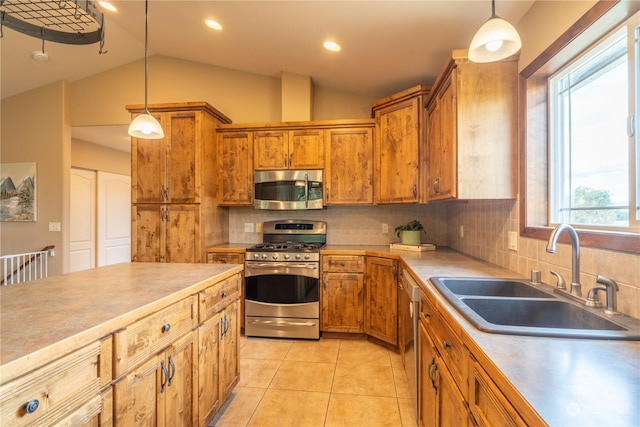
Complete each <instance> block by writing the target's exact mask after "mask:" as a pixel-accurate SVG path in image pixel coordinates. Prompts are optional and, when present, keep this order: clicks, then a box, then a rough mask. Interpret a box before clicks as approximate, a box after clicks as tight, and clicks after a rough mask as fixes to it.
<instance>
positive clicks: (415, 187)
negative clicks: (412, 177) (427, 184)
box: [413, 184, 418, 199]
mask: <svg viewBox="0 0 640 427" xmlns="http://www.w3.org/2000/svg"><path fill="white" fill-rule="evenodd" d="M413 198H414V199H417V198H418V186H417V185H416V184H413Z"/></svg>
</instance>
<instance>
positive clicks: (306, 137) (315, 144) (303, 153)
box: [288, 129, 324, 169]
mask: <svg viewBox="0 0 640 427" xmlns="http://www.w3.org/2000/svg"><path fill="white" fill-rule="evenodd" d="M323 141H324V131H323V130H322V129H298V130H292V131H290V132H289V165H288V167H289V168H290V169H322V168H323V167H324V142H323Z"/></svg>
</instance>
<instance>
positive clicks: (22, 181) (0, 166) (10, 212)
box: [0, 163, 38, 222]
mask: <svg viewBox="0 0 640 427" xmlns="http://www.w3.org/2000/svg"><path fill="white" fill-rule="evenodd" d="M36 202H37V201H36V164H35V163H0V221H14V222H15V221H36V220H37V212H38V207H37V203H36Z"/></svg>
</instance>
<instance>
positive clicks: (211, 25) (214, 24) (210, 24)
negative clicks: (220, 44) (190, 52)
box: [204, 19, 222, 30]
mask: <svg viewBox="0 0 640 427" xmlns="http://www.w3.org/2000/svg"><path fill="white" fill-rule="evenodd" d="M204 23H205V24H207V27H209V28H213V29H214V30H221V29H222V25H220V24H218V23H217V22H216V21H214V20H213V19H207V20H206V21H204Z"/></svg>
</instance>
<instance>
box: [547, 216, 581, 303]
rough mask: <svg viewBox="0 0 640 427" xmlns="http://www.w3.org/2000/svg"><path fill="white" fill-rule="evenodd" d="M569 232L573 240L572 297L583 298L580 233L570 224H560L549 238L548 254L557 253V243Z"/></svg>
mask: <svg viewBox="0 0 640 427" xmlns="http://www.w3.org/2000/svg"><path fill="white" fill-rule="evenodd" d="M565 230H566V231H567V233H568V234H569V238H570V239H571V292H570V293H571V295H576V296H578V297H582V286H581V285H580V239H578V233H577V232H576V230H575V229H574V228H573V227H572V226H570V225H569V224H559V225H558V226H557V227H556V228H555V229H554V230H553V232H552V233H551V236H549V241H548V242H547V252H549V253H551V254H554V253H556V243H557V242H558V237H559V236H560V234H561V233H562V232H563V231H565Z"/></svg>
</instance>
